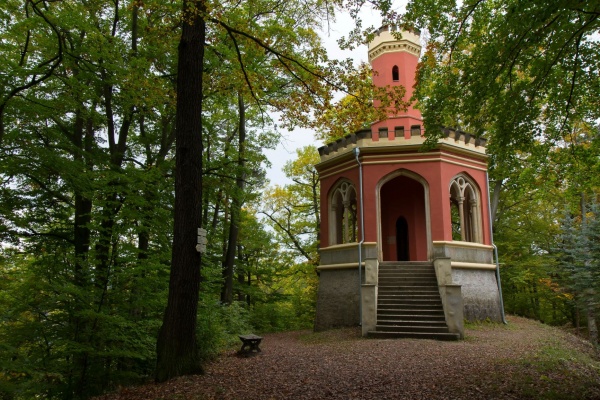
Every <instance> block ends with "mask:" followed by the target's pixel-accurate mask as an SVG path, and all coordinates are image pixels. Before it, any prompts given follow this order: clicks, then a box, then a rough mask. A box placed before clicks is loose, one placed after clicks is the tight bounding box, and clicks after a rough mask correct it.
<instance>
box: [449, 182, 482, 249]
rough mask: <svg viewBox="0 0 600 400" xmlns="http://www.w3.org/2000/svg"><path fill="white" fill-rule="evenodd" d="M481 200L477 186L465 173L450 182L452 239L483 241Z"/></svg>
mask: <svg viewBox="0 0 600 400" xmlns="http://www.w3.org/2000/svg"><path fill="white" fill-rule="evenodd" d="M480 203H481V201H480V196H479V191H478V190H477V186H476V185H475V184H474V183H473V182H471V180H470V179H469V178H467V177H466V176H464V175H458V176H456V177H455V178H454V179H452V182H450V218H451V222H452V240H460V241H463V242H477V243H482V242H483V235H482V228H481V204H480Z"/></svg>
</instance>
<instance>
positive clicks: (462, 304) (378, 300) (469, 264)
mask: <svg viewBox="0 0 600 400" xmlns="http://www.w3.org/2000/svg"><path fill="white" fill-rule="evenodd" d="M420 52H421V45H420V38H419V36H418V35H417V34H415V33H412V32H406V31H403V32H402V38H401V39H400V40H398V39H396V38H395V37H394V35H392V34H391V33H390V32H389V31H388V30H387V29H386V28H382V29H380V30H379V32H378V34H377V36H376V37H375V39H374V40H373V41H372V42H371V43H370V44H369V61H370V63H371V65H372V68H373V71H374V74H373V83H374V84H375V85H377V86H387V85H390V86H394V85H402V86H404V87H405V89H406V95H405V100H410V98H411V96H412V93H413V87H414V84H415V75H416V68H417V64H418V60H419V55H420ZM375 106H379V105H378V104H375ZM422 126H423V125H422V119H421V113H420V112H419V110H418V109H416V108H414V107H413V106H411V107H409V108H408V109H407V110H406V112H402V113H399V114H395V113H392V112H389V113H388V118H387V119H385V120H383V121H376V122H375V123H373V124H372V125H371V128H370V129H365V130H361V131H358V132H356V133H353V134H351V135H348V136H346V137H345V138H342V139H339V140H337V141H335V142H333V143H329V144H327V145H325V146H323V147H321V148H320V149H319V153H320V158H321V159H320V162H319V163H318V164H317V165H316V168H317V171H318V172H319V179H320V184H321V198H320V208H321V230H320V256H321V261H320V265H319V267H318V272H319V291H318V298H317V315H316V319H315V329H317V330H322V329H328V328H331V327H336V326H351V325H361V326H362V330H363V334H364V335H365V336H366V335H372V336H392V337H407V336H408V337H434V338H439V339H448V338H451V339H452V338H454V339H456V338H460V337H461V336H462V325H463V318H465V319H467V320H479V319H488V318H489V319H491V320H499V319H500V318H501V313H502V307H501V300H500V296H499V290H498V285H497V282H498V281H497V265H496V264H494V262H493V247H492V243H491V230H490V223H489V221H490V214H489V206H488V204H489V201H488V191H487V158H488V157H487V155H486V149H485V140H484V139H482V138H476V137H474V136H471V135H469V134H468V133H465V132H461V131H459V130H454V129H444V130H443V137H442V138H441V139H440V140H439V142H438V145H437V147H436V148H434V149H432V150H430V151H425V152H424V151H421V149H422V145H423V143H424V141H425V134H426V133H425V132H424V131H423V128H422ZM407 288H413V289H414V288H419V290H423V293H414V290H408V289H407ZM411 296H412V297H411ZM415 296H416V297H415ZM399 299H400V300H399ZM415 299H426V300H424V301H425V303H423V304H418V303H415V301H417V300H415ZM398 301H400V303H398ZM433 304H436V305H439V309H435V310H434V309H430V310H429V309H428V307H429V305H433ZM436 307H437V306H436ZM419 310H429V311H428V312H431V314H432V315H435V318H429V317H428V315H427V313H426V315H420V314H419V313H420V311H419Z"/></svg>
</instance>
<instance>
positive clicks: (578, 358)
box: [101, 317, 600, 400]
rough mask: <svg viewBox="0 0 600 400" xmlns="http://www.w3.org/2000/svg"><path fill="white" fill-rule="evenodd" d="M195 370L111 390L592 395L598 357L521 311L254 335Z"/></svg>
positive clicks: (598, 394)
mask: <svg viewBox="0 0 600 400" xmlns="http://www.w3.org/2000/svg"><path fill="white" fill-rule="evenodd" d="M261 348H262V350H263V351H262V353H261V354H259V355H258V356H255V357H249V358H241V357H238V356H236V354H235V352H231V353H228V354H226V355H224V356H223V357H221V358H220V359H219V360H217V361H216V362H214V363H212V364H210V365H208V366H207V372H206V374H205V375H203V376H194V377H184V378H180V379H176V380H173V381H170V382H167V383H165V384H161V385H153V384H150V385H146V386H143V387H139V388H131V389H124V390H121V391H120V392H119V393H115V394H112V395H109V396H104V397H102V398H101V399H102V400H117V399H119V400H133V399H165V400H166V399H195V400H201V399H239V400H242V399H248V400H255V399H256V400H258V399H265V400H269V399H291V400H292V399H344V400H348V399H361V400H362V399H365V400H366V399H427V400H430V399H469V400H471V399H473V400H475V399H524V398H528V399H600V374H599V367H600V363H598V362H597V360H594V359H592V358H591V357H595V353H594V351H593V349H592V348H591V346H589V345H587V344H586V343H585V342H583V341H582V340H580V339H578V338H576V337H574V336H572V335H568V334H565V333H563V332H561V331H559V330H557V329H553V328H549V327H547V326H544V325H542V324H539V323H536V322H534V321H530V320H527V319H523V318H517V317H512V318H509V325H508V326H494V325H482V326H477V327H471V328H470V329H467V332H466V339H465V340H463V341H460V342H438V341H432V340H412V339H410V340H409V339H403V340H373V339H362V338H360V337H359V331H358V330H357V329H344V330H336V331H330V332H324V333H320V334H313V333H311V332H288V333H279V334H268V335H264V340H263V344H262V345H261Z"/></svg>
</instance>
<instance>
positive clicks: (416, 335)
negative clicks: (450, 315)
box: [368, 331, 460, 340]
mask: <svg viewBox="0 0 600 400" xmlns="http://www.w3.org/2000/svg"><path fill="white" fill-rule="evenodd" d="M368 335H369V337H371V338H374V339H432V340H459V339H460V335H459V334H458V333H439V332H427V333H424V332H380V331H370V332H369V334H368Z"/></svg>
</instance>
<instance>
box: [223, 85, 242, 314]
mask: <svg viewBox="0 0 600 400" xmlns="http://www.w3.org/2000/svg"><path fill="white" fill-rule="evenodd" d="M238 108H239V126H238V133H239V137H238V144H239V147H238V161H237V164H238V171H237V174H236V188H235V189H234V192H233V195H232V196H231V197H232V200H231V223H230V226H229V240H228V241H227V251H226V252H225V260H224V261H223V289H222V291H221V301H222V302H223V303H225V304H231V303H232V302H233V274H234V268H233V267H234V264H235V252H236V249H237V240H238V236H239V233H240V214H241V210H242V196H243V193H244V175H245V174H244V167H245V160H244V157H245V155H244V147H245V143H246V110H245V106H244V99H243V98H242V95H241V94H238Z"/></svg>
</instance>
